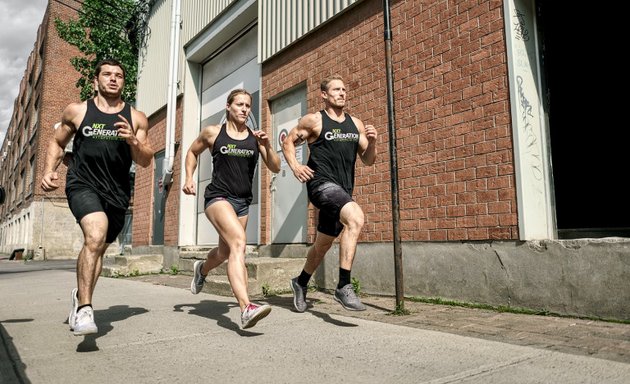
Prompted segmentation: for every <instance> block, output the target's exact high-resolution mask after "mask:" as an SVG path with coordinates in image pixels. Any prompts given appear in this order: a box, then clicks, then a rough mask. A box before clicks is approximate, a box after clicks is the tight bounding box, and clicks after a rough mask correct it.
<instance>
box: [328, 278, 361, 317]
mask: <svg viewBox="0 0 630 384" xmlns="http://www.w3.org/2000/svg"><path fill="white" fill-rule="evenodd" d="M335 300H337V301H338V302H339V303H340V304H341V305H342V306H343V307H344V308H345V309H347V310H349V311H365V305H363V303H361V300H359V298H358V297H357V295H356V293H354V289H352V284H346V285H344V286H343V287H341V288H337V289H335Z"/></svg>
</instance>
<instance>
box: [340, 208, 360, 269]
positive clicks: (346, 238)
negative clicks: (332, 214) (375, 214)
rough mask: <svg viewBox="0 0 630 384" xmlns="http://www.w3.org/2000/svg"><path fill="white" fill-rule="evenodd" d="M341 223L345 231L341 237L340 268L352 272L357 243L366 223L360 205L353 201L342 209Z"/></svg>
mask: <svg viewBox="0 0 630 384" xmlns="http://www.w3.org/2000/svg"><path fill="white" fill-rule="evenodd" d="M339 221H341V223H342V224H343V226H344V230H343V232H342V233H341V235H340V236H339V267H340V268H343V269H345V270H348V271H350V270H351V269H352V263H353V261H354V255H355V253H356V250H357V242H358V241H359V235H361V229H362V228H363V223H364V221H365V219H364V216H363V210H362V209H361V207H359V204H357V203H355V202H354V201H351V202H349V203H347V204H346V205H344V206H343V208H341V212H340V214H339Z"/></svg>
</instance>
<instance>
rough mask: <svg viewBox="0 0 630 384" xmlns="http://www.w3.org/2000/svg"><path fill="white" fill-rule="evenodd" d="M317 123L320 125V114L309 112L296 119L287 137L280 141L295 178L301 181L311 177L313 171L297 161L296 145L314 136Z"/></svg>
mask: <svg viewBox="0 0 630 384" xmlns="http://www.w3.org/2000/svg"><path fill="white" fill-rule="evenodd" d="M318 117H319V119H318ZM318 124H319V125H320V126H321V115H319V114H313V113H309V114H308V115H305V116H304V117H302V118H301V119H300V120H299V121H298V125H297V126H296V127H295V128H293V129H291V131H290V132H289V134H288V135H287V137H286V138H285V139H284V141H283V142H282V153H283V154H284V158H285V159H286V161H287V164H288V165H289V167H290V168H291V170H292V171H293V175H294V176H295V178H296V179H298V180H299V181H300V182H302V183H304V182H306V181H309V180H310V179H312V178H313V176H314V174H315V173H314V171H313V170H312V169H311V168H309V167H308V166H306V165H303V164H300V163H299V162H298V160H297V157H296V147H298V146H300V145H301V144H302V143H304V141H308V140H309V139H311V138H312V137H314V136H315V134H314V132H315V130H316V127H317V126H318Z"/></svg>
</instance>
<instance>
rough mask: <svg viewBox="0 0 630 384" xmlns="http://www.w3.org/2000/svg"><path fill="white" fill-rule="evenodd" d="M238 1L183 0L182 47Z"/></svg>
mask: <svg viewBox="0 0 630 384" xmlns="http://www.w3.org/2000/svg"><path fill="white" fill-rule="evenodd" d="M236 1H237V0H183V1H182V20H184V21H185V22H184V27H183V28H182V32H181V37H182V46H184V45H186V43H188V42H189V41H190V40H191V39H192V38H193V37H195V36H196V35H197V34H198V33H199V32H201V31H202V30H203V29H204V28H206V27H207V26H208V24H210V22H211V21H212V20H214V18H215V17H217V15H219V14H220V13H221V12H223V10H225V9H226V8H228V7H229V6H230V4H231V3H234V2H236Z"/></svg>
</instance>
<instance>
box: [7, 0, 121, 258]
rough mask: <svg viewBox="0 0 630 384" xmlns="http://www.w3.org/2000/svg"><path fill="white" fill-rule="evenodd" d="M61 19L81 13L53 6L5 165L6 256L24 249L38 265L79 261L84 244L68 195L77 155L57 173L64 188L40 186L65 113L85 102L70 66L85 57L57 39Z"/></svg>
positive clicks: (11, 130)
mask: <svg viewBox="0 0 630 384" xmlns="http://www.w3.org/2000/svg"><path fill="white" fill-rule="evenodd" d="M55 18H60V19H62V20H68V19H70V18H76V11H75V10H74V9H73V8H71V7H68V6H66V5H64V4H63V3H61V2H58V1H49V3H48V6H47V8H46V12H45V14H44V17H43V19H42V23H41V24H40V26H39V28H38V31H37V39H36V41H35V44H34V47H33V51H32V52H31V54H30V56H29V59H28V64H27V67H26V69H25V71H24V77H23V78H22V81H21V82H20V90H19V94H18V96H17V98H16V99H15V104H14V108H13V115H12V118H11V122H10V124H9V127H8V129H7V132H6V136H5V140H4V142H3V143H2V162H1V163H0V185H2V186H3V187H4V188H5V190H6V194H7V196H6V199H5V202H4V204H2V205H0V213H1V215H2V216H1V220H0V252H2V253H13V252H14V251H15V250H19V249H23V250H24V251H23V256H25V257H26V256H32V257H35V258H38V259H44V258H47V259H57V258H59V259H68V258H76V257H77V254H78V252H79V250H80V249H81V246H82V244H83V235H82V233H81V230H80V228H79V226H78V225H77V224H76V221H75V220H74V217H73V216H72V214H71V212H70V210H69V209H68V204H67V201H66V196H65V191H64V190H65V177H66V170H67V162H68V160H69V157H70V156H71V154H69V153H68V154H67V155H66V158H65V159H64V161H63V163H62V164H61V165H60V166H59V168H58V169H57V170H58V172H59V178H60V184H61V186H60V188H59V189H57V190H56V191H54V192H49V193H43V191H42V189H41V186H40V181H41V179H42V174H43V171H44V166H45V162H46V151H47V147H48V142H49V140H50V138H51V137H52V135H53V132H54V127H55V125H56V124H57V123H58V122H59V121H60V118H61V114H62V111H63V109H64V108H65V107H66V106H67V105H68V104H70V103H72V102H77V101H79V100H80V93H79V90H78V89H77V88H76V86H75V83H76V82H77V80H78V78H79V73H78V72H77V71H76V70H75V69H74V68H73V67H72V65H71V64H70V58H71V57H74V56H79V55H80V52H79V51H78V50H77V49H76V48H75V47H73V46H71V45H69V44H68V43H66V42H65V41H64V40H62V39H61V38H60V37H59V36H58V35H57V32H56V30H55V25H54V20H55ZM68 149H69V148H67V150H68ZM115 251H117V248H116V246H113V247H112V252H115Z"/></svg>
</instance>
